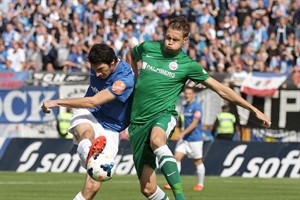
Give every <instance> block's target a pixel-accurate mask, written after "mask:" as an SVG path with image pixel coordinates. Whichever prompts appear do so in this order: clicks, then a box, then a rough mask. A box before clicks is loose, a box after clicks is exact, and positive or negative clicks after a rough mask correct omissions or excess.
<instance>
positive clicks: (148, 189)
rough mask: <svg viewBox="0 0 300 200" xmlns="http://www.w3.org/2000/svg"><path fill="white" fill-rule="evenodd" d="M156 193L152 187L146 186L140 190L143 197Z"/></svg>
mask: <svg viewBox="0 0 300 200" xmlns="http://www.w3.org/2000/svg"><path fill="white" fill-rule="evenodd" d="M155 191H156V187H155V186H154V187H152V186H147V187H144V188H141V192H142V193H143V195H144V196H145V197H150V196H151V195H152V194H154V193H155Z"/></svg>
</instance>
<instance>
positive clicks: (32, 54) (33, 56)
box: [24, 40, 43, 72]
mask: <svg viewBox="0 0 300 200" xmlns="http://www.w3.org/2000/svg"><path fill="white" fill-rule="evenodd" d="M26 46H27V48H26V51H25V55H26V65H25V68H24V70H25V71H28V70H33V71H34V72H39V71H42V66H43V62H42V54H41V52H40V50H39V49H38V48H37V46H36V44H35V42H33V41H31V40H29V41H28V42H27V45H26Z"/></svg>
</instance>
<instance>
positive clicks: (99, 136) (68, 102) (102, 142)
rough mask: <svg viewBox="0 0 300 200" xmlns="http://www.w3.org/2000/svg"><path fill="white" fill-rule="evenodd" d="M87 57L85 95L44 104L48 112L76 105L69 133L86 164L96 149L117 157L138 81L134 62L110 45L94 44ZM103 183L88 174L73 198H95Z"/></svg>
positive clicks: (43, 108)
mask: <svg viewBox="0 0 300 200" xmlns="http://www.w3.org/2000/svg"><path fill="white" fill-rule="evenodd" d="M88 60H89V62H90V64H91V74H90V85H89V88H88V90H87V92H86V94H85V96H84V97H81V98H69V99H55V100H47V101H45V102H44V103H43V105H42V110H43V111H44V112H45V113H49V112H50V109H51V108H54V107H57V106H64V107H71V108H73V118H72V120H71V125H70V129H69V133H70V134H73V135H74V137H73V138H74V143H75V144H78V148H77V153H78V155H79V158H80V160H81V164H82V166H83V167H86V163H87V161H88V159H89V158H90V157H91V156H92V155H93V154H94V153H99V152H103V153H105V154H107V155H109V156H110V157H112V158H115V157H116V155H117V153H118V147H119V141H120V139H119V132H121V131H123V130H124V129H125V128H126V127H127V126H128V125H129V119H130V110H131V104H132V92H133V88H134V84H135V77H134V73H133V71H132V69H131V66H130V65H129V64H128V63H126V62H124V61H123V60H121V59H120V58H118V57H117V56H116V55H115V52H114V50H113V49H112V48H111V47H109V46H108V45H106V44H104V43H101V44H95V45H93V46H92V48H91V50H90V52H89V54H88ZM100 187H101V183H100V182H96V181H94V180H93V179H92V178H91V177H90V176H89V175H86V180H85V183H84V187H83V188H82V190H81V191H80V192H79V193H78V194H77V195H76V196H75V198H74V200H85V199H93V198H94V196H95V195H96V194H97V192H98V190H99V189H100Z"/></svg>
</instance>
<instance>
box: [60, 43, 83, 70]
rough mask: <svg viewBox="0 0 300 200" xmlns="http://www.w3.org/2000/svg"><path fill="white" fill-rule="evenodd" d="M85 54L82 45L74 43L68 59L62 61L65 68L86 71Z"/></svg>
mask: <svg viewBox="0 0 300 200" xmlns="http://www.w3.org/2000/svg"><path fill="white" fill-rule="evenodd" d="M84 59H85V55H84V54H83V52H82V49H81V47H80V46H77V45H72V46H71V51H70V54H69V58H68V60H66V61H64V62H63V63H62V66H63V67H64V68H63V70H64V71H66V72H85V71H86V66H85V62H84Z"/></svg>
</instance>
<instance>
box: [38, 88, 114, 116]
mask: <svg viewBox="0 0 300 200" xmlns="http://www.w3.org/2000/svg"><path fill="white" fill-rule="evenodd" d="M115 98H116V97H115V96H114V95H113V94H112V93H111V92H110V91H109V90H108V89H105V90H102V91H100V92H98V93H97V94H95V95H94V96H92V97H81V98H69V99H55V100H47V101H44V103H43V105H42V110H43V112H45V113H50V109H51V108H55V107H57V106H63V107H71V108H94V107H96V106H99V105H101V104H104V103H107V102H110V101H112V100H114V99H115Z"/></svg>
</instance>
